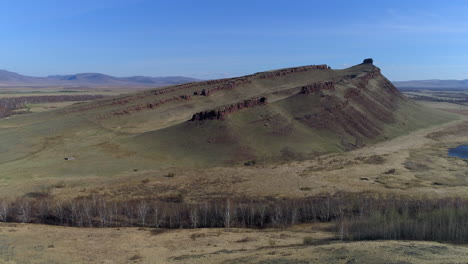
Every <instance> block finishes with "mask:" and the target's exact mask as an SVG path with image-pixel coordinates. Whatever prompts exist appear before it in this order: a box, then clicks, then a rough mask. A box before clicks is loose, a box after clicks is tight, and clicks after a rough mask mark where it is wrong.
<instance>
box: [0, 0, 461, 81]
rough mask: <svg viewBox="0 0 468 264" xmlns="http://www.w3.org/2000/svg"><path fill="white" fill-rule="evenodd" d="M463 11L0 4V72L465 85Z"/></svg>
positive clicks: (241, 4) (103, 1)
mask: <svg viewBox="0 0 468 264" xmlns="http://www.w3.org/2000/svg"><path fill="white" fill-rule="evenodd" d="M467 13H468V1H459V0H450V1H435V0H434V1H428V0H425V1H419V0H413V1H398V0H393V1H367V0H360V1H354V0H347V1H333V0H327V1H324V0H322V1H314V0H308V1H302V0H296V1H291V0H289V1H280V0H277V1H275V0H268V1H260V0H258V1H255V0H250V1H244V0H232V1H221V0H217V1H214V0H213V1H208V0H207V1H204V0H198V1H194V0H192V1H183V0H180V1H177V0H173V1H169V0H166V1H158V0H152V1H151V0H92V1H91V0H79V1H78V0H75V1H68V0H62V1H59V0H41V1H39V0H30V1H24V0H0V36H1V37H0V58H1V59H0V69H6V70H10V71H15V72H19V73H21V74H26V75H33V76H45V75H50V74H69V73H79V72H101V73H106V74H111V75H116V76H130V75H149V76H168V75H184V76H191V77H197V78H204V79H208V78H222V77H230V76H237V75H244V74H249V73H253V72H257V71H263V70H270V69H275V68H282V67H292V66H299V65H308V64H322V63H325V64H328V65H330V66H331V67H332V68H345V67H347V66H350V65H354V64H357V63H360V62H361V61H362V59H364V58H367V57H372V58H374V61H375V64H376V65H377V66H379V67H380V68H381V69H382V71H383V73H384V74H385V75H386V76H387V77H389V79H391V80H411V79H468V16H467V15H466V14H467Z"/></svg>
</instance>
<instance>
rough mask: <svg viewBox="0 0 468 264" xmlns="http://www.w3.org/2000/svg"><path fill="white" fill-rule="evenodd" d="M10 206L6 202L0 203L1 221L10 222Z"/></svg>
mask: <svg viewBox="0 0 468 264" xmlns="http://www.w3.org/2000/svg"><path fill="white" fill-rule="evenodd" d="M9 210H10V205H9V203H7V202H6V201H1V202H0V221H2V222H5V223H6V222H7V220H8V213H9V212H10V211H9Z"/></svg>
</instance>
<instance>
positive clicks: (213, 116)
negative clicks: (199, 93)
mask: <svg viewBox="0 0 468 264" xmlns="http://www.w3.org/2000/svg"><path fill="white" fill-rule="evenodd" d="M266 103H267V98H266V97H255V98H252V99H248V100H245V101H243V102H239V103H237V104H232V105H229V106H226V107H223V108H221V109H218V110H209V111H203V112H199V113H196V114H194V115H193V116H192V119H190V121H201V120H224V119H225V117H226V116H227V115H229V114H232V113H234V112H237V111H239V110H242V109H244V108H251V107H254V106H257V105H263V104H266Z"/></svg>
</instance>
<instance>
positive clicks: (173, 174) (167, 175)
mask: <svg viewBox="0 0 468 264" xmlns="http://www.w3.org/2000/svg"><path fill="white" fill-rule="evenodd" d="M164 177H167V178H174V177H175V173H174V172H168V173H167V174H166V175H165V176H164Z"/></svg>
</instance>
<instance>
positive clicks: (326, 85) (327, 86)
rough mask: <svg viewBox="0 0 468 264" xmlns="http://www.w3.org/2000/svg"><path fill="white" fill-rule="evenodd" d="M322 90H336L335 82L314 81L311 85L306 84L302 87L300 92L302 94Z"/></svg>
mask: <svg viewBox="0 0 468 264" xmlns="http://www.w3.org/2000/svg"><path fill="white" fill-rule="evenodd" d="M321 90H331V91H334V90H335V83H333V82H318V83H312V84H309V85H305V86H302V87H301V91H300V92H299V93H300V94H310V93H316V92H318V91H321Z"/></svg>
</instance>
